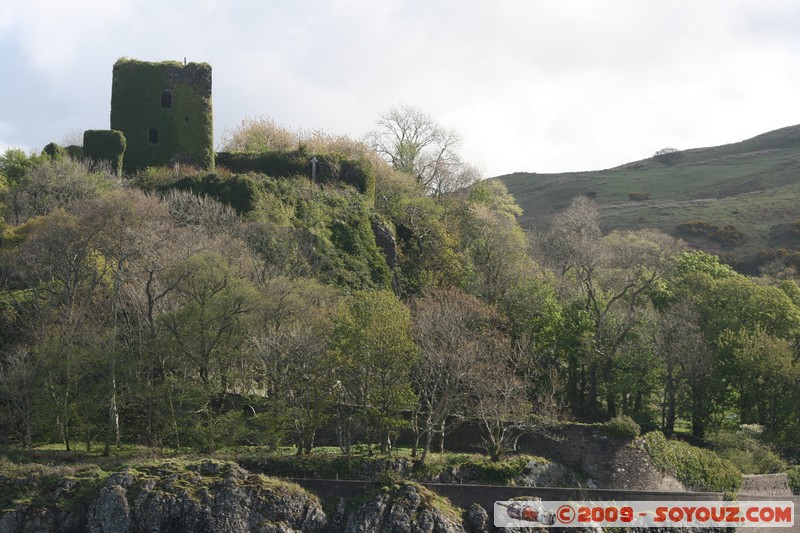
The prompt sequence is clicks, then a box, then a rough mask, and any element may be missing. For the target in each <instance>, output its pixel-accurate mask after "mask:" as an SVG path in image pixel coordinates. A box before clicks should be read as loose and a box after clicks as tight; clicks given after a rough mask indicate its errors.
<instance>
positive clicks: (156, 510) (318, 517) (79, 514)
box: [0, 461, 327, 533]
mask: <svg viewBox="0 0 800 533" xmlns="http://www.w3.org/2000/svg"><path fill="white" fill-rule="evenodd" d="M2 486H3V487H4V495H3V507H4V513H3V516H2V518H0V531H88V532H108V533H111V532H114V533H116V532H119V531H131V532H139V531H142V532H144V531H196V532H209V533H210V532H217V531H226V532H228V531H274V532H286V533H289V532H293V531H309V532H321V531H323V530H324V529H325V527H326V526H327V517H326V515H325V513H324V512H323V510H322V506H321V504H320V502H319V500H318V499H317V498H316V497H315V496H312V495H310V494H308V493H307V492H305V491H304V490H303V489H302V488H300V487H298V486H297V485H294V484H292V483H288V482H284V481H279V480H275V479H271V478H267V477H265V476H261V475H258V474H252V473H250V472H247V471H246V470H243V469H242V468H240V467H238V466H237V465H236V464H234V463H228V462H217V461H201V462H181V461H172V462H165V463H153V464H149V465H139V466H133V467H128V468H126V469H124V470H122V471H120V472H115V473H112V474H108V473H105V472H102V471H101V470H99V469H97V468H96V467H91V468H89V469H88V471H83V470H79V471H78V472H77V473H75V474H74V475H71V476H68V475H66V472H50V471H48V470H47V469H46V468H44V469H42V470H41V471H39V472H29V473H27V474H25V473H21V474H20V473H17V474H13V473H12V474H11V475H8V476H6V477H4V478H3V479H2ZM8 487H11V489H10V491H11V492H13V494H11V495H6V494H5V492H6V491H9V489H8Z"/></svg>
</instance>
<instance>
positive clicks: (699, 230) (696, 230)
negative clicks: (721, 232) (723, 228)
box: [675, 220, 719, 237]
mask: <svg viewBox="0 0 800 533" xmlns="http://www.w3.org/2000/svg"><path fill="white" fill-rule="evenodd" d="M718 229H719V227H718V226H715V225H714V224H709V223H708V222H704V221H702V220H687V221H685V222H681V223H680V224H678V225H677V226H675V233H676V234H678V235H685V236H688V237H707V236H708V235H710V234H712V233H713V232H715V231H717V230H718Z"/></svg>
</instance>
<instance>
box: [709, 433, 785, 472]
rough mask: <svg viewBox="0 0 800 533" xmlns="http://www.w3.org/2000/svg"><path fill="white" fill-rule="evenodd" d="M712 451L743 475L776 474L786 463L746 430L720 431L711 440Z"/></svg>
mask: <svg viewBox="0 0 800 533" xmlns="http://www.w3.org/2000/svg"><path fill="white" fill-rule="evenodd" d="M711 442H712V443H713V445H714V451H716V452H717V454H718V455H719V456H720V457H722V458H723V459H728V460H729V461H731V462H732V463H734V464H735V465H736V466H737V467H738V468H739V470H740V471H741V472H742V473H743V474H776V473H778V472H783V471H784V470H785V469H786V463H785V462H784V461H783V460H782V459H781V458H780V456H778V454H776V453H775V452H774V451H773V450H772V449H771V448H770V447H769V446H768V445H767V444H765V443H763V442H761V441H760V440H759V439H758V437H757V436H756V434H754V433H753V432H750V431H747V430H744V429H742V430H739V431H724V430H723V431H720V432H718V433H717V434H716V435H714V437H713V438H712V439H711Z"/></svg>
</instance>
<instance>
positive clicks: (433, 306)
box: [412, 289, 497, 463]
mask: <svg viewBox="0 0 800 533" xmlns="http://www.w3.org/2000/svg"><path fill="white" fill-rule="evenodd" d="M412 317H413V320H414V339H415V341H416V343H417V346H418V347H419V350H420V357H419V359H418V360H417V363H416V364H415V365H414V369H413V374H412V376H413V378H412V379H413V384H414V388H415V389H416V391H417V394H418V396H419V403H418V407H417V409H416V412H415V415H416V416H415V429H416V434H417V439H416V442H415V445H414V448H415V450H416V449H417V448H418V447H419V445H420V442H421V441H422V456H421V457H420V461H421V462H423V463H424V462H425V459H426V458H427V456H428V452H429V451H430V449H431V443H432V441H433V438H434V436H438V437H439V438H440V439H441V440H440V442H442V443H443V442H444V438H445V435H446V433H447V432H448V431H449V430H450V429H451V428H453V427H454V426H455V425H456V424H458V423H460V422H461V421H463V420H464V419H465V418H466V417H468V416H469V415H470V414H471V413H470V409H471V408H470V406H471V404H472V403H474V402H473V390H472V389H473V385H472V384H473V382H474V381H476V380H477V379H480V376H479V375H478V371H479V367H480V361H481V359H482V357H481V354H480V352H481V350H483V349H484V348H485V346H486V344H485V343H484V342H483V336H484V335H486V334H488V330H490V329H492V324H491V322H492V321H493V320H497V316H496V313H495V312H494V311H493V310H492V309H491V308H490V307H488V306H486V304H484V303H482V302H481V301H480V300H478V299H477V298H474V297H472V296H469V295H467V294H465V293H463V292H461V291H460V290H458V289H437V290H434V291H431V292H430V293H428V294H426V295H425V296H424V297H422V298H420V299H418V300H416V301H414V302H413V304H412ZM423 439H424V440H423Z"/></svg>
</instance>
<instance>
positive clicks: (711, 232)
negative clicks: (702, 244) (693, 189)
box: [675, 220, 747, 248]
mask: <svg viewBox="0 0 800 533" xmlns="http://www.w3.org/2000/svg"><path fill="white" fill-rule="evenodd" d="M675 233H676V234H677V235H682V236H686V237H705V238H706V239H709V240H711V241H714V242H717V243H719V244H721V245H722V246H725V247H729V248H731V247H734V246H739V245H741V244H744V243H745V241H747V236H746V235H745V234H744V232H743V231H742V230H740V229H739V228H737V227H736V226H733V225H730V224H728V225H727V226H724V227H719V226H717V225H716V224H711V223H709V222H704V221H702V220H687V221H685V222H681V223H680V224H678V225H677V226H675Z"/></svg>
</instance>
